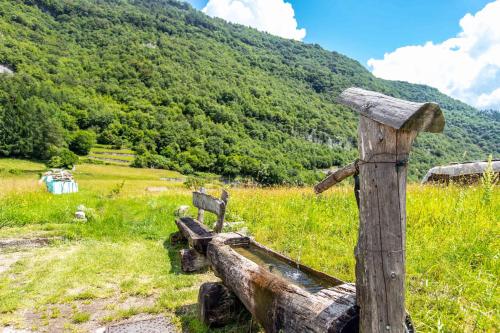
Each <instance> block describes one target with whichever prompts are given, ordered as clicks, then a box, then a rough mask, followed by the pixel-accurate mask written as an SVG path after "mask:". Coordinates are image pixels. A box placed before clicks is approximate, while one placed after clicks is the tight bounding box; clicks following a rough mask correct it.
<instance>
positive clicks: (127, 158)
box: [88, 153, 134, 162]
mask: <svg viewBox="0 0 500 333" xmlns="http://www.w3.org/2000/svg"><path fill="white" fill-rule="evenodd" d="M88 157H89V158H107V159H112V160H117V161H119V162H121V161H127V162H132V161H133V160H134V157H133V156H124V155H111V154H95V153H90V154H89V155H88Z"/></svg>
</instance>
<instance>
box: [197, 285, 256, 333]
mask: <svg viewBox="0 0 500 333" xmlns="http://www.w3.org/2000/svg"><path fill="white" fill-rule="evenodd" d="M198 312H199V318H200V320H201V321H202V322H203V323H204V324H205V325H207V326H209V327H222V326H225V325H227V324H230V323H233V322H239V321H241V320H242V319H249V318H250V317H251V316H250V314H249V313H248V311H247V310H246V309H245V307H244V306H243V304H241V302H240V301H239V299H238V298H237V297H236V295H235V294H234V293H233V292H231V290H229V289H228V288H227V287H226V286H224V284H222V283H220V282H206V283H204V284H202V285H201V287H200V291H199V293H198Z"/></svg>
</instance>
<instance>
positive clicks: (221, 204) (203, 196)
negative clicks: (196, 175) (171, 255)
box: [193, 188, 229, 233]
mask: <svg viewBox="0 0 500 333" xmlns="http://www.w3.org/2000/svg"><path fill="white" fill-rule="evenodd" d="M228 199H229V194H228V193H227V191H226V190H222V195H221V198H220V199H218V198H215V197H213V196H211V195H209V194H207V193H206V191H205V189H204V188H201V189H200V191H195V192H193V205H194V206H195V207H196V208H198V221H199V222H200V223H203V219H204V212H205V211H209V212H211V213H214V214H215V215H217V223H216V225H215V228H214V231H215V232H217V233H219V232H221V230H222V227H223V225H224V217H225V215H226V206H227V202H228Z"/></svg>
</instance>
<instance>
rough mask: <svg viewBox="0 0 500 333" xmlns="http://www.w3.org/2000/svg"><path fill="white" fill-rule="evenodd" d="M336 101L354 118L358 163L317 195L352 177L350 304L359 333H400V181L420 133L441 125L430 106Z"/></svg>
mask: <svg viewBox="0 0 500 333" xmlns="http://www.w3.org/2000/svg"><path fill="white" fill-rule="evenodd" d="M340 101H341V102H342V103H343V104H346V105H348V106H350V107H352V108H353V109H354V110H356V111H357V112H358V113H359V114H360V121H359V128H358V148H359V153H360V157H359V159H358V160H357V161H356V162H355V163H353V164H351V165H349V166H347V167H345V168H342V169H340V170H338V171H336V172H334V173H332V174H331V175H330V176H328V177H327V178H326V179H325V180H323V181H322V182H321V183H320V184H318V185H316V187H315V190H316V192H317V193H321V192H322V191H324V190H326V189H327V188H329V187H331V186H332V185H334V184H335V183H337V182H340V181H342V179H345V178H346V177H348V176H351V175H356V177H359V179H358V180H357V182H356V183H357V188H355V194H356V196H359V200H358V204H359V224H360V225H359V238H358V244H357V246H356V250H355V256H356V298H357V304H358V306H359V308H360V331H361V332H373V333H380V332H401V333H402V332H405V330H406V325H405V319H406V313H405V306H404V294H405V289H404V283H405V251H406V175H407V166H408V158H409V153H410V149H411V145H412V142H413V140H414V139H415V137H416V136H417V134H418V133H419V132H421V131H426V132H434V133H439V132H442V131H443V129H444V125H445V120H444V116H443V113H442V111H441V109H440V108H439V106H438V105H437V104H435V103H413V102H408V101H404V100H400V99H397V98H393V97H389V96H385V95H383V94H379V93H375V92H372V91H366V90H363V89H358V88H350V89H347V90H346V91H344V92H343V93H342V94H341V95H340Z"/></svg>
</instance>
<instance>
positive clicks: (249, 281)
mask: <svg viewBox="0 0 500 333" xmlns="http://www.w3.org/2000/svg"><path fill="white" fill-rule="evenodd" d="M221 235H224V234H221ZM226 243H227V240H226V239H222V238H220V236H216V237H214V239H213V240H212V242H210V244H209V245H208V249H207V257H208V260H209V262H210V264H211V266H212V269H213V270H214V272H215V274H216V275H217V276H218V277H220V278H221V279H222V281H223V283H224V285H226V286H227V287H228V288H230V289H231V290H232V291H233V292H234V293H235V294H236V295H237V297H238V298H239V299H240V301H241V302H242V303H243V304H244V305H245V307H246V309H247V310H248V311H249V312H250V313H251V314H252V315H253V316H254V319H255V320H257V321H258V322H259V323H260V324H261V325H262V326H263V328H264V329H265V331H266V332H268V333H275V332H347V331H348V329H351V326H350V325H353V323H352V321H353V320H355V318H356V306H355V289H354V287H353V286H352V285H349V284H342V285H339V286H336V287H333V288H329V289H324V290H322V291H320V292H318V293H315V294H312V293H309V292H308V291H306V290H305V289H302V288H300V287H298V286H296V285H294V284H291V283H289V282H288V281H286V280H284V279H283V278H281V277H279V276H278V275H275V274H272V273H271V272H269V271H268V270H266V269H265V268H263V267H261V266H259V265H257V264H256V263H254V262H253V261H251V260H248V259H247V258H245V257H243V256H241V255H239V254H238V253H237V252H236V251H234V250H233V249H232V248H231V247H230V246H229V245H227V244H226ZM354 326H356V325H354Z"/></svg>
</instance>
